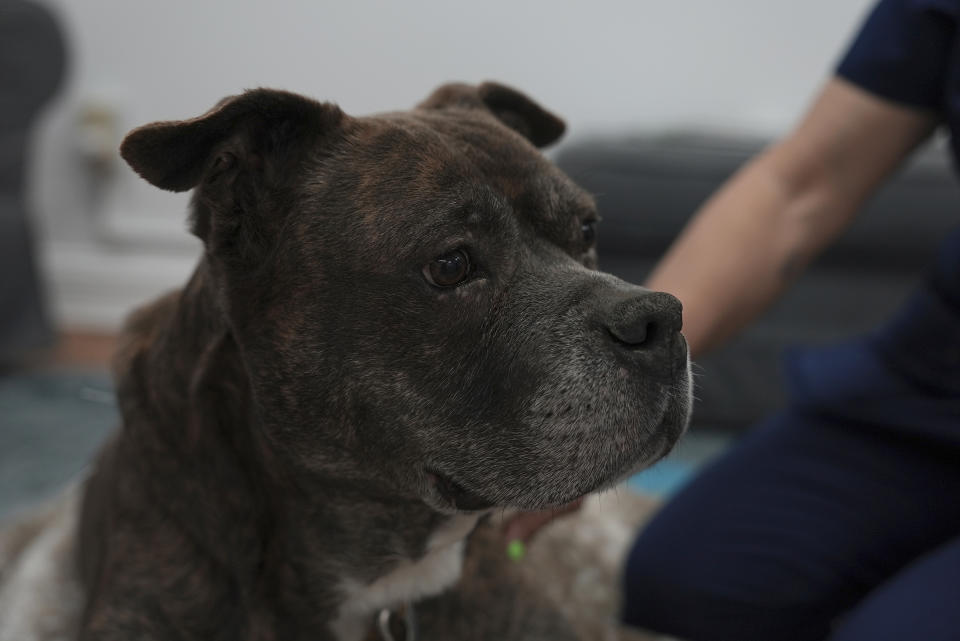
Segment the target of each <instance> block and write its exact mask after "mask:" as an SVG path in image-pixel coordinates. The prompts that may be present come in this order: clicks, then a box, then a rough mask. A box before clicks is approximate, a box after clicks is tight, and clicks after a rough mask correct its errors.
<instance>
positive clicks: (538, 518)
mask: <svg viewBox="0 0 960 641" xmlns="http://www.w3.org/2000/svg"><path fill="white" fill-rule="evenodd" d="M582 504H583V499H582V498H579V499H577V500H576V501H573V502H571V503H567V504H566V505H563V506H560V507H558V508H553V509H550V510H539V511H536V512H518V513H517V514H515V515H514V516H513V517H511V518H510V519H509V520H507V522H506V523H504V524H503V536H504V538H505V539H506V540H507V541H510V542H512V541H523V542H524V543H526V542H528V541H530V539H532V538H533V537H534V535H535V534H536V533H537V532H539V531H540V529H541V528H542V527H543V526H545V525H547V524H548V523H550V522H551V521H553V520H554V519H555V518H557V517H560V516H563V515H565V514H569V513H570V512H574V511H576V510H579V509H580V506H581V505H582Z"/></svg>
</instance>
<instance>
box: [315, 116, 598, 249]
mask: <svg viewBox="0 0 960 641" xmlns="http://www.w3.org/2000/svg"><path fill="white" fill-rule="evenodd" d="M347 138H348V140H349V144H348V145H347V153H344V154H343V155H342V156H341V157H339V158H338V159H337V161H336V167H333V168H328V170H332V172H331V174H330V175H328V176H327V177H326V178H327V179H328V180H333V181H336V182H337V183H338V184H341V185H342V184H350V185H354V189H353V190H352V191H353V194H352V195H351V199H352V205H351V207H352V208H353V209H354V210H355V211H353V212H352V215H353V216H354V217H355V219H356V221H357V222H362V223H363V226H364V228H365V229H366V230H368V233H370V234H372V235H375V236H381V237H384V241H385V242H388V243H401V244H402V243H405V242H416V239H417V238H418V237H422V236H423V234H417V233H410V232H411V231H414V232H415V231H416V230H415V229H411V227H412V228H416V227H421V226H422V227H423V228H424V229H423V231H424V232H427V231H429V230H430V229H433V230H435V231H442V229H438V228H442V227H444V226H449V227H450V228H451V230H450V231H451V232H452V231H453V228H455V227H456V226H457V225H461V226H466V227H467V228H477V227H480V228H484V227H497V226H499V225H501V224H502V223H503V222H504V220H505V218H507V217H512V218H515V219H517V220H519V221H522V222H523V223H524V224H526V225H528V226H529V227H531V228H533V229H535V230H536V231H537V233H538V234H539V235H544V236H547V237H556V239H557V240H562V239H564V238H566V236H567V235H568V234H569V229H568V228H569V227H570V222H571V220H574V219H576V218H578V217H579V218H584V217H588V216H589V215H590V214H591V213H592V212H594V211H595V204H594V202H593V199H592V197H591V196H589V195H588V194H587V193H586V192H584V191H583V190H582V189H580V188H579V187H578V186H576V185H575V184H574V183H573V182H572V181H571V180H570V179H569V178H567V176H566V175H564V174H563V173H562V172H561V171H559V170H558V169H557V168H556V167H555V166H554V165H553V164H552V163H551V162H549V161H548V160H547V159H546V158H544V157H543V156H542V155H541V154H540V152H539V151H538V150H537V149H536V148H535V147H534V146H533V145H532V144H531V143H530V142H529V141H528V140H527V139H526V138H524V137H523V136H521V135H519V134H517V133H516V132H514V131H513V130H511V129H509V128H507V127H505V126H503V125H502V124H501V123H500V122H498V121H497V120H496V119H495V118H493V117H491V116H490V115H489V114H486V113H484V112H479V111H472V110H449V111H425V110H420V109H418V110H414V111H410V112H402V113H396V114H387V115H384V116H378V117H372V118H360V119H356V120H355V122H354V123H352V125H351V127H350V130H349V131H348V136H347ZM397 219H402V220H403V221H404V223H405V224H406V225H408V226H409V227H407V228H405V229H404V230H396V232H397V233H395V234H391V233H390V232H391V226H390V224H389V223H390V221H391V220H397Z"/></svg>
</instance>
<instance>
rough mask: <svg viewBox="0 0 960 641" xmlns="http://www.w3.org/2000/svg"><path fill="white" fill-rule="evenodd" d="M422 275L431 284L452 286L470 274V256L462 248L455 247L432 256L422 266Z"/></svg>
mask: <svg viewBox="0 0 960 641" xmlns="http://www.w3.org/2000/svg"><path fill="white" fill-rule="evenodd" d="M423 275H424V277H425V278H426V279H427V282H429V283H430V284H431V285H436V286H437V287H453V286H455V285H459V284H460V283H462V282H463V281H464V280H466V278H467V276H469V275H470V258H469V257H468V256H467V253H466V252H465V251H463V250H462V249H457V250H455V251H452V252H450V253H449V254H444V255H443V256H439V257H437V258H434V259H433V260H432V261H430V262H429V263H427V265H426V266H425V267H424V268H423Z"/></svg>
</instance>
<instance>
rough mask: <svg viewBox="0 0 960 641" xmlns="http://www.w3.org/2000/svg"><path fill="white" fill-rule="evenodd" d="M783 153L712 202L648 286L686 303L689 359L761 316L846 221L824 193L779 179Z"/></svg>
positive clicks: (764, 159) (753, 167) (769, 156)
mask: <svg viewBox="0 0 960 641" xmlns="http://www.w3.org/2000/svg"><path fill="white" fill-rule="evenodd" d="M781 153H785V152H784V151H783V150H780V149H778V148H773V149H770V150H768V151H767V152H765V153H764V154H763V155H761V156H760V157H758V158H757V159H756V160H754V161H753V162H751V163H750V164H749V165H747V166H746V167H745V168H744V169H743V170H741V172H740V173H739V174H738V175H737V176H736V177H735V178H734V179H733V180H732V181H731V182H729V183H728V184H727V185H726V186H725V187H724V188H723V189H722V190H721V191H719V192H718V193H717V194H716V195H715V196H714V197H713V198H711V199H710V200H709V201H708V202H707V204H706V205H705V206H704V207H703V208H702V209H701V210H700V212H699V213H698V214H697V216H696V217H695V218H694V219H693V220H692V221H691V223H690V224H689V225H688V226H687V228H686V229H685V230H684V232H683V234H682V235H681V236H680V238H679V239H678V240H677V241H676V243H675V244H674V245H673V247H672V248H671V249H670V251H669V252H668V253H667V255H666V256H665V257H664V258H663V260H662V261H661V262H660V264H659V265H658V267H657V268H656V270H655V271H654V272H653V274H652V275H651V277H650V279H649V281H648V282H647V286H648V287H649V288H651V289H654V290H659V291H666V292H670V293H672V294H674V295H675V296H677V298H679V299H680V301H681V302H682V303H683V304H684V313H683V322H684V332H683V333H684V335H685V336H686V338H687V341H688V343H689V344H690V349H691V352H692V354H693V355H694V356H698V355H700V354H703V353H704V352H706V351H708V350H709V349H710V348H712V347H714V346H715V345H717V344H718V343H720V342H722V341H723V340H724V339H726V338H727V337H729V336H730V335H731V334H733V333H735V332H736V331H737V330H738V329H739V328H740V327H742V326H743V325H744V324H746V323H748V322H749V321H750V320H751V319H753V318H754V317H755V316H756V315H757V314H759V313H760V312H762V311H763V310H764V309H765V308H766V307H767V306H768V305H769V304H770V303H771V301H773V300H774V299H775V298H776V297H777V295H778V294H779V293H780V292H781V291H782V290H783V289H784V287H785V286H786V285H787V284H788V283H789V282H790V280H791V279H792V278H793V277H794V276H795V275H796V274H798V273H799V271H800V270H801V269H802V267H803V266H804V265H805V264H806V263H807V261H808V260H809V259H810V258H811V257H812V256H813V255H815V254H816V252H817V251H818V250H819V249H820V248H821V247H823V246H824V245H825V244H826V243H827V242H829V240H831V239H832V238H833V237H834V236H835V235H836V233H838V232H839V231H840V229H842V224H838V221H843V220H845V219H846V218H847V217H848V216H847V215H845V214H847V212H837V211H831V207H833V208H836V204H832V203H830V202H829V197H828V195H827V194H826V193H824V192H823V190H820V191H818V190H817V189H814V188H807V187H806V186H805V185H803V184H792V183H791V181H790V180H789V179H788V178H787V177H785V176H781V175H778V172H777V169H776V156H777V154H781ZM831 221H834V222H833V224H831Z"/></svg>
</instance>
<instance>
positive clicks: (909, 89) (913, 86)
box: [837, 0, 960, 111]
mask: <svg viewBox="0 0 960 641" xmlns="http://www.w3.org/2000/svg"><path fill="white" fill-rule="evenodd" d="M958 5H960V3H958V2H949V1H946V0H939V1H937V0H880V2H879V3H877V5H876V6H875V7H874V8H873V11H872V12H871V13H870V15H869V16H868V17H867V20H866V22H865V23H864V25H863V27H862V28H861V30H860V33H859V34H858V35H857V37H856V38H855V39H854V41H853V44H852V45H851V46H850V49H849V50H848V51H847V53H846V55H845V56H844V57H843V59H842V61H841V62H840V65H839V66H838V67H837V75H839V76H840V77H842V78H844V79H846V80H848V81H850V82H852V83H853V84H855V85H857V86H859V87H861V88H863V89H865V90H867V91H869V92H870V93H873V94H875V95H877V96H880V97H881V98H886V99H888V100H892V101H894V102H899V103H903V104H906V105H908V106H913V107H920V108H924V109H931V110H935V111H942V110H943V109H944V104H943V103H944V97H945V95H946V75H947V67H948V63H949V61H950V57H951V55H952V53H953V51H952V50H953V48H954V47H953V40H954V31H955V25H956V14H957V12H958V10H960V7H958Z"/></svg>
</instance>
